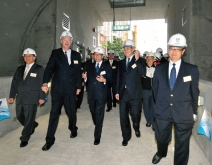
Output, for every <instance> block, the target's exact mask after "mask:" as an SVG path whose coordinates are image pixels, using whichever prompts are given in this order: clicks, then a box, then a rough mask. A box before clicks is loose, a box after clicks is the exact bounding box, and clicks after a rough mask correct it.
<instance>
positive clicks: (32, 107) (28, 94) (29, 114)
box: [8, 48, 45, 147]
mask: <svg viewBox="0 0 212 165" xmlns="http://www.w3.org/2000/svg"><path fill="white" fill-rule="evenodd" d="M36 56H37V55H36V53H35V51H34V50H33V49H31V48H27V49H25V50H24V52H23V58H24V61H25V65H22V66H19V67H18V68H17V70H16V72H15V74H14V76H13V80H12V84H11V88H10V96H9V99H8V102H9V103H10V104H12V103H13V102H14V100H15V99H16V117H17V119H18V121H19V122H20V123H21V124H22V125H23V126H24V128H23V130H22V133H21V137H20V140H21V144H20V147H25V146H26V145H27V144H28V141H29V139H30V136H31V135H32V134H33V133H34V131H35V128H36V127H37V126H38V123H37V122H36V121H35V117H36V112H37V105H41V104H43V103H44V99H45V93H44V92H42V90H41V88H40V87H41V86H42V84H43V73H44V68H43V67H42V66H40V65H38V64H36V63H35V61H36Z"/></svg>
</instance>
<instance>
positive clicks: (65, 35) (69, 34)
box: [60, 31, 73, 39]
mask: <svg viewBox="0 0 212 165" xmlns="http://www.w3.org/2000/svg"><path fill="white" fill-rule="evenodd" d="M62 37H70V38H71V39H73V37H72V34H71V33H70V32H69V31H64V32H62V34H61V36H60V39H62Z"/></svg>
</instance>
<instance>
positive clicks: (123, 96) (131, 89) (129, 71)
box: [116, 40, 145, 146]
mask: <svg viewBox="0 0 212 165" xmlns="http://www.w3.org/2000/svg"><path fill="white" fill-rule="evenodd" d="M134 47H135V46H134V42H133V41H132V40H127V41H126V42H125V43H124V55H125V56H126V58H125V59H123V60H121V61H119V67H118V76H117V89H116V99H117V100H120V102H119V110H120V122H121V130H122V137H123V142H122V145H123V146H127V144H128V141H129V140H130V139H131V136H132V133H131V125H130V119H129V109H130V113H131V117H132V122H133V128H134V130H135V135H136V136H137V137H140V130H139V129H140V120H141V112H140V111H141V76H142V75H144V74H145V66H143V64H142V61H141V60H140V56H139V53H135V55H134V54H133V52H134Z"/></svg>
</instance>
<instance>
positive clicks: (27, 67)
mask: <svg viewBox="0 0 212 165" xmlns="http://www.w3.org/2000/svg"><path fill="white" fill-rule="evenodd" d="M28 72H29V65H26V69H25V72H24V77H23V79H24V80H25V78H26V76H27V74H28Z"/></svg>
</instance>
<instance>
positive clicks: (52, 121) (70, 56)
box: [42, 31, 82, 151]
mask: <svg viewBox="0 0 212 165" xmlns="http://www.w3.org/2000/svg"><path fill="white" fill-rule="evenodd" d="M72 40H73V37H72V34H71V33H70V32H69V31H64V32H63V33H62V34H61V37H60V42H61V48H59V49H54V50H52V53H51V56H50V58H49V61H48V63H47V66H46V69H45V72H44V77H43V86H42V90H43V91H44V92H45V93H47V92H48V85H47V84H48V82H50V81H51V82H52V85H51V97H52V107H51V111H50V117H49V125H48V131H47V135H46V144H45V145H44V146H43V148H42V150H43V151H47V150H49V149H50V148H51V146H52V145H53V144H54V142H55V136H54V135H55V132H56V129H57V124H58V120H59V116H60V113H61V108H62V105H64V107H65V111H66V114H67V116H68V119H69V126H68V128H69V130H70V131H71V135H70V138H75V137H76V136H77V129H78V128H77V126H76V122H77V116H76V95H78V94H79V92H80V91H81V87H82V75H81V57H80V54H79V53H78V52H76V51H74V50H72V49H70V47H71V44H72Z"/></svg>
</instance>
